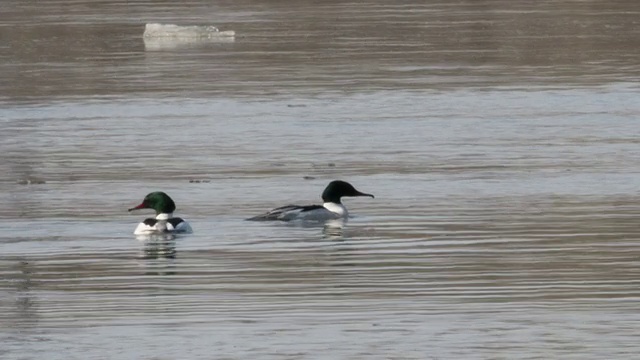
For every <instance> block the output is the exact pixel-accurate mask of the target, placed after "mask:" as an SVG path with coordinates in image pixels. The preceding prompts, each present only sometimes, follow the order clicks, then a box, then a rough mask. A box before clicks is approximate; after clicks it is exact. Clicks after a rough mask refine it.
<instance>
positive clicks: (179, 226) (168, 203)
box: [129, 191, 193, 235]
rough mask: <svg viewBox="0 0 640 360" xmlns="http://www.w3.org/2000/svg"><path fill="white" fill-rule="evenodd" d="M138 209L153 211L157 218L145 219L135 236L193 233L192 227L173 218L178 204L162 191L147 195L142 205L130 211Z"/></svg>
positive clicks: (139, 225)
mask: <svg viewBox="0 0 640 360" xmlns="http://www.w3.org/2000/svg"><path fill="white" fill-rule="evenodd" d="M138 209H153V210H155V211H156V217H155V218H147V219H144V221H142V222H141V223H140V224H138V227H137V228H136V230H135V231H134V232H133V233H134V234H135V235H151V234H162V233H192V232H193V230H192V229H191V226H190V225H189V224H188V223H187V222H186V221H184V220H183V219H181V218H179V217H173V212H174V211H175V210H176V204H175V203H174V202H173V200H172V199H171V198H170V197H169V195H167V194H165V193H163V192H162V191H156V192H152V193H149V194H147V196H145V197H144V200H142V203H141V204H140V205H138V206H136V207H133V208H131V209H129V211H133V210H138Z"/></svg>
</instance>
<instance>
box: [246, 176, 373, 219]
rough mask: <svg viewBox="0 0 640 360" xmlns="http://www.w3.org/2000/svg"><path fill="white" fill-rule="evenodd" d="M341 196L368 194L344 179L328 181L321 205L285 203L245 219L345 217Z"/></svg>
mask: <svg viewBox="0 0 640 360" xmlns="http://www.w3.org/2000/svg"><path fill="white" fill-rule="evenodd" d="M343 196H369V197H371V198H374V196H373V195H371V194H365V193H362V192H360V191H358V190H356V189H355V188H354V187H353V185H351V184H349V183H348V182H346V181H341V180H335V181H332V182H330V183H329V185H327V187H326V188H325V189H324V191H323V192H322V200H323V201H324V203H323V204H322V205H305V206H300V205H287V206H282V207H279V208H275V209H273V210H271V211H269V212H266V213H264V214H262V215H258V216H254V217H252V218H249V219H247V220H253V221H265V220H282V221H290V220H308V221H325V220H331V219H345V218H348V217H349V212H348V211H347V208H346V207H345V206H344V205H342V202H340V198H342V197H343Z"/></svg>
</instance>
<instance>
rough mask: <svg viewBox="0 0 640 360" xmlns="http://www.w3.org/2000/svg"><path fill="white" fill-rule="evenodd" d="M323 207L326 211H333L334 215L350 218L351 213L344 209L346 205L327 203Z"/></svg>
mask: <svg viewBox="0 0 640 360" xmlns="http://www.w3.org/2000/svg"><path fill="white" fill-rule="evenodd" d="M322 206H323V207H324V208H325V209H327V210H329V211H331V212H332V213H336V214H338V215H340V217H343V218H346V217H348V216H349V212H348V211H347V208H346V207H344V205H342V204H339V203H334V202H331V201H327V202H325V203H324V204H322Z"/></svg>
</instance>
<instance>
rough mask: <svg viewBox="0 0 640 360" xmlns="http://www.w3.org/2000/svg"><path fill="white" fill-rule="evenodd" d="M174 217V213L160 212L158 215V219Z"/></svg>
mask: <svg viewBox="0 0 640 360" xmlns="http://www.w3.org/2000/svg"><path fill="white" fill-rule="evenodd" d="M172 217H173V214H172V213H159V214H158V215H156V220H169V219H171V218H172Z"/></svg>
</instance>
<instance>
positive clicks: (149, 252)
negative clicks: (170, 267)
mask: <svg viewBox="0 0 640 360" xmlns="http://www.w3.org/2000/svg"><path fill="white" fill-rule="evenodd" d="M136 239H137V240H138V241H140V242H142V251H141V254H140V258H141V259H175V258H176V257H177V250H176V241H175V240H176V236H175V235H174V234H168V233H164V234H153V235H138V236H136Z"/></svg>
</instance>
